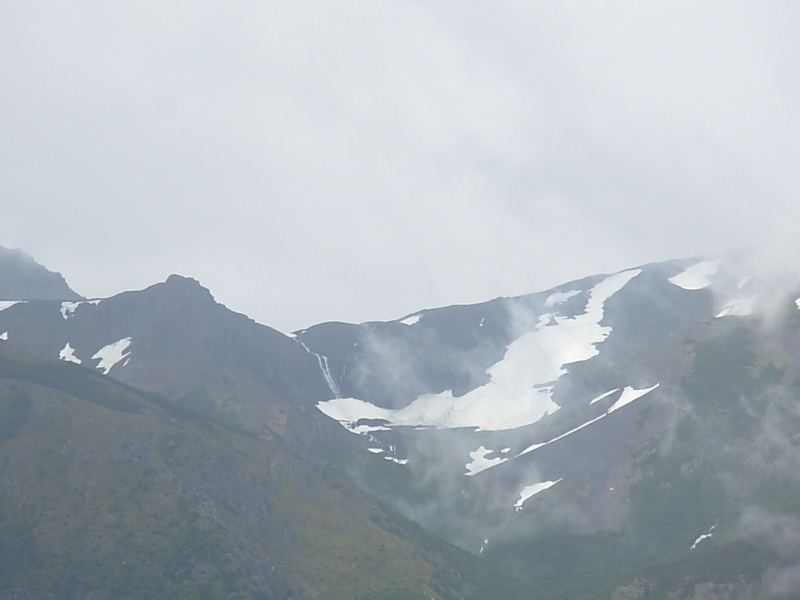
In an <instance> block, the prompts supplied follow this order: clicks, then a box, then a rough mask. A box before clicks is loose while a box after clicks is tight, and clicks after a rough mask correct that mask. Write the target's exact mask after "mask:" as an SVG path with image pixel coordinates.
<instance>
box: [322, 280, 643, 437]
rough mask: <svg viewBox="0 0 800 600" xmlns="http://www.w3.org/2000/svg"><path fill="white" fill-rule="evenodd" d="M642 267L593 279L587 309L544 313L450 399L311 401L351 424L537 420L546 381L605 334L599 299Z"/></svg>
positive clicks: (548, 400) (591, 351)
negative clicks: (477, 383)
mask: <svg viewBox="0 0 800 600" xmlns="http://www.w3.org/2000/svg"><path fill="white" fill-rule="evenodd" d="M639 273H641V269H634V270H630V271H623V272H621V273H617V274H615V275H611V276H609V277H607V278H606V279H604V280H603V281H601V282H600V283H598V284H597V285H596V286H595V287H594V288H592V290H591V291H590V292H589V300H588V302H587V306H586V312H585V313H583V314H581V315H578V316H576V317H574V318H566V317H559V316H556V315H552V314H548V315H544V316H543V317H540V319H539V323H538V324H537V326H536V328H535V329H534V330H533V331H530V332H528V333H525V334H523V335H522V336H521V337H519V338H517V339H516V340H514V341H513V342H512V343H511V344H509V346H508V347H507V349H506V353H505V356H504V357H503V358H502V359H501V360H500V361H499V362H497V363H495V364H494V365H492V366H491V367H489V368H488V369H487V371H486V373H487V374H488V375H489V382H488V383H486V384H485V385H483V386H481V387H478V388H476V389H474V390H472V391H470V392H467V393H466V394H464V395H463V396H460V397H458V398H456V397H455V396H453V392H452V390H447V391H445V392H442V393H439V394H423V395H422V396H419V397H418V398H417V399H416V400H414V401H413V402H412V403H411V404H409V405H408V406H406V407H405V408H401V409H394V410H391V409H385V408H380V407H377V406H374V405H372V404H370V403H369V402H365V401H363V400H357V399H355V398H337V399H334V400H329V401H326V402H320V403H318V404H317V408H319V409H320V410H321V411H322V412H323V413H325V414H326V415H328V416H329V417H331V418H332V419H335V420H337V421H339V422H340V423H341V424H342V425H343V426H344V427H348V428H350V427H352V426H354V425H356V424H357V423H358V422H359V421H360V420H361V419H382V420H384V421H386V425H388V426H408V427H433V428H441V429H455V428H475V429H476V430H478V431H502V430H508V429H517V428H519V427H525V426H527V425H531V424H533V423H536V422H537V421H539V420H540V419H542V418H543V417H545V416H546V415H550V414H553V413H554V412H556V411H557V410H558V409H559V406H558V404H556V403H555V402H554V401H553V399H552V390H553V385H554V384H555V382H556V380H557V379H558V378H559V377H561V376H562V375H564V374H565V373H567V372H568V368H567V365H569V364H571V363H576V362H582V361H585V360H588V359H590V358H592V357H593V356H596V355H597V354H599V352H600V351H599V350H598V349H597V347H596V346H597V344H600V343H602V342H603V341H605V340H606V338H607V337H608V336H609V335H610V334H611V328H610V327H605V326H601V325H600V322H601V321H602V319H603V315H604V306H605V302H606V300H608V299H609V298H610V297H611V296H613V295H614V294H616V293H617V292H618V291H619V290H621V289H622V288H623V287H624V286H625V285H626V284H627V283H628V282H629V281H630V280H631V279H633V278H634V277H636V276H637V275H639Z"/></svg>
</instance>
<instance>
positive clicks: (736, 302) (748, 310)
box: [716, 296, 757, 319]
mask: <svg viewBox="0 0 800 600" xmlns="http://www.w3.org/2000/svg"><path fill="white" fill-rule="evenodd" d="M756 300H757V297H756V296H751V297H750V298H734V299H733V300H731V301H730V302H728V303H727V304H726V305H725V306H723V307H722V310H721V311H720V312H719V314H718V315H717V316H716V318H717V319H719V318H720V317H747V316H749V315H752V314H753V307H754V306H755V304H756Z"/></svg>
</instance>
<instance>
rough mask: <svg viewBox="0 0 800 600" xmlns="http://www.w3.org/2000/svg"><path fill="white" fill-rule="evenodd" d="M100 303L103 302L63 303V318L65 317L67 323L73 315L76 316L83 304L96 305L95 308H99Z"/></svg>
mask: <svg viewBox="0 0 800 600" xmlns="http://www.w3.org/2000/svg"><path fill="white" fill-rule="evenodd" d="M100 302H102V300H82V301H79V302H62V303H61V316H62V317H64V320H65V321H66V320H67V319H69V318H70V317H71V316H72V315H74V314H75V311H76V310H77V309H78V307H79V306H80V305H81V304H94V305H95V306H97V305H98V304H100Z"/></svg>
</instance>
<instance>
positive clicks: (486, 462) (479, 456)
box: [464, 446, 508, 477]
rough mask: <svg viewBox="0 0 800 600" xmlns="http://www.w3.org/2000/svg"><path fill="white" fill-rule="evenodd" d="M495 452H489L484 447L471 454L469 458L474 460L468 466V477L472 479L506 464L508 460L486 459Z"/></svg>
mask: <svg viewBox="0 0 800 600" xmlns="http://www.w3.org/2000/svg"><path fill="white" fill-rule="evenodd" d="M492 452H494V450H489V449H487V448H485V447H484V446H481V447H480V448H478V449H477V450H475V451H474V452H470V453H469V457H470V458H471V459H472V461H471V462H468V463H467V464H466V467H465V468H466V469H467V472H466V473H464V475H466V476H467V477H472V476H473V475H477V474H478V473H480V472H481V471H485V470H486V469H491V468H492V467H496V466H497V465H499V464H502V463H504V462H506V461H507V460H508V459H507V458H499V457H498V458H486V456H487V455H489V454H491V453H492Z"/></svg>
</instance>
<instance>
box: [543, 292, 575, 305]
mask: <svg viewBox="0 0 800 600" xmlns="http://www.w3.org/2000/svg"><path fill="white" fill-rule="evenodd" d="M580 293H581V292H580V290H571V291H569V292H554V293H552V294H550V295H549V296H548V297H547V300H545V301H544V305H545V306H549V307H551V308H552V307H553V306H558V305H559V304H563V303H564V302H566V301H567V300H569V299H570V298H572V297H574V296H577V295H578V294H580Z"/></svg>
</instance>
